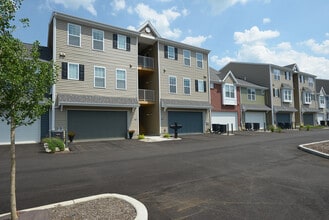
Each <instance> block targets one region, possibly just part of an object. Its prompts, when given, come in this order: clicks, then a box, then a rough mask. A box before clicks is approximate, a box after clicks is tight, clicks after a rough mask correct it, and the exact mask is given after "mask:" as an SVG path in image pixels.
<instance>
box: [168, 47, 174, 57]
mask: <svg viewBox="0 0 329 220" xmlns="http://www.w3.org/2000/svg"><path fill="white" fill-rule="evenodd" d="M168 59H172V60H174V59H175V48H174V47H172V46H168Z"/></svg>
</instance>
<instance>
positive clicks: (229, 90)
mask: <svg viewBox="0 0 329 220" xmlns="http://www.w3.org/2000/svg"><path fill="white" fill-rule="evenodd" d="M225 98H235V86H234V85H230V84H225Z"/></svg>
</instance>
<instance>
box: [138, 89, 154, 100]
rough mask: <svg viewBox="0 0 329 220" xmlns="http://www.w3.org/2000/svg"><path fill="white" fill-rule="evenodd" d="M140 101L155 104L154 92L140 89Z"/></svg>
mask: <svg viewBox="0 0 329 220" xmlns="http://www.w3.org/2000/svg"><path fill="white" fill-rule="evenodd" d="M138 99H139V101H144V102H155V95H154V90H148V89H139V90H138Z"/></svg>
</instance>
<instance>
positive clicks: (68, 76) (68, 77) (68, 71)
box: [67, 63, 80, 80]
mask: <svg viewBox="0 0 329 220" xmlns="http://www.w3.org/2000/svg"><path fill="white" fill-rule="evenodd" d="M70 64H71V65H77V66H78V78H77V79H75V78H71V77H70ZM79 73H80V66H79V63H67V79H70V80H79Z"/></svg>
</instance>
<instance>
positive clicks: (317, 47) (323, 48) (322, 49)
mask: <svg viewBox="0 0 329 220" xmlns="http://www.w3.org/2000/svg"><path fill="white" fill-rule="evenodd" d="M302 45H305V46H308V47H309V48H311V50H312V51H313V52H314V53H317V54H324V55H325V54H329V40H325V41H323V42H322V43H317V42H315V40H314V39H309V40H307V41H304V42H302Z"/></svg>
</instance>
